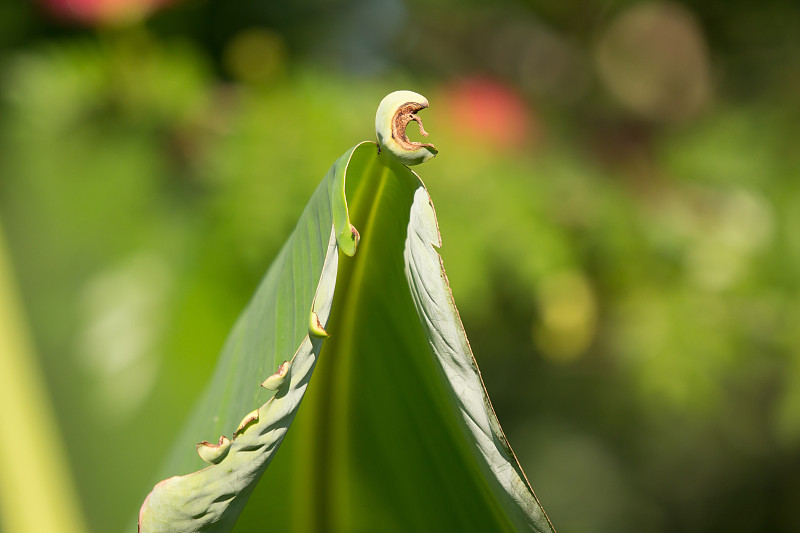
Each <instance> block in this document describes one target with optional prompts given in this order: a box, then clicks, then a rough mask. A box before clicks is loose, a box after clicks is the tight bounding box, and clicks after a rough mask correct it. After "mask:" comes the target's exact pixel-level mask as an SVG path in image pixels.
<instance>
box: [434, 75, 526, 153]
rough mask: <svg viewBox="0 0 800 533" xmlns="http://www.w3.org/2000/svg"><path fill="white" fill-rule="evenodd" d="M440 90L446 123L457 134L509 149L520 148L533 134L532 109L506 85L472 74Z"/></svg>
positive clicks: (474, 140)
mask: <svg viewBox="0 0 800 533" xmlns="http://www.w3.org/2000/svg"><path fill="white" fill-rule="evenodd" d="M443 92H444V94H443V97H440V99H441V101H442V102H443V105H444V107H445V108H446V111H445V113H444V114H445V117H446V120H447V123H448V124H447V125H448V126H449V127H450V129H451V130H453V131H454V132H456V133H457V134H458V135H462V136H464V137H467V138H469V140H471V141H473V142H480V143H486V144H489V145H491V146H494V147H508V148H519V147H521V146H522V145H524V144H525V143H526V141H528V140H530V139H531V137H533V136H534V135H533V134H534V133H535V131H534V126H535V125H534V123H533V115H532V111H531V109H530V108H529V106H528V105H527V103H526V102H525V101H524V100H523V99H522V97H521V96H519V94H517V93H516V91H514V89H513V88H512V87H510V86H508V85H506V84H503V83H501V82H499V81H495V80H491V79H488V78H481V77H474V78H468V79H465V80H462V81H458V82H455V83H452V84H450V85H449V86H446V87H445V88H444V91H443Z"/></svg>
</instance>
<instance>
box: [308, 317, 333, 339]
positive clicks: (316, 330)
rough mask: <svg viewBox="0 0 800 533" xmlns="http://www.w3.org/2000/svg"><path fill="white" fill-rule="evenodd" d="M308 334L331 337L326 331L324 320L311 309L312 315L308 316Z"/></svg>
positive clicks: (317, 336)
mask: <svg viewBox="0 0 800 533" xmlns="http://www.w3.org/2000/svg"><path fill="white" fill-rule="evenodd" d="M308 334H309V335H311V336H312V337H316V338H318V339H326V338H328V337H330V335H329V334H328V332H327V331H325V328H324V327H323V325H322V322H320V320H319V316H318V315H317V313H315V312H314V311H311V315H310V316H309V317H308Z"/></svg>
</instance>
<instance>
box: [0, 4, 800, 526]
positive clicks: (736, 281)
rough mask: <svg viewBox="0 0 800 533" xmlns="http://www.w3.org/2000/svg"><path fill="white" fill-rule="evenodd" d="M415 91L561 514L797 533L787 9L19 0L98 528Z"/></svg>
mask: <svg viewBox="0 0 800 533" xmlns="http://www.w3.org/2000/svg"><path fill="white" fill-rule="evenodd" d="M400 88H404V89H412V90H415V91H417V92H420V93H422V94H424V95H426V96H427V97H428V98H429V100H430V101H431V108H430V109H429V110H426V111H424V112H423V114H422V116H423V118H424V119H425V127H426V129H427V130H428V131H429V132H430V133H431V136H430V137H429V140H430V141H431V142H434V143H435V144H436V146H437V147H438V148H439V150H440V154H439V156H438V157H437V158H436V159H434V160H432V161H431V162H429V163H426V164H425V165H424V166H423V167H421V168H420V169H419V172H420V174H421V176H422V177H423V179H424V180H425V181H426V183H427V184H428V187H429V189H430V191H431V194H432V196H433V198H434V201H435V202H436V206H437V210H438V213H439V223H440V226H441V230H442V234H443V239H444V247H443V249H442V255H443V257H444V260H445V265H446V267H447V271H448V274H449V277H450V280H451V283H452V287H453V291H454V295H455V298H456V302H457V303H458V305H459V308H460V311H461V315H462V318H463V321H464V323H465V327H466V330H467V333H468V334H469V336H470V340H471V342H472V345H473V348H474V350H475V352H476V356H477V358H478V361H479V363H480V364H481V368H482V371H483V376H484V379H485V381H486V384H487V387H488V389H489V393H490V395H491V397H492V399H493V401H494V404H495V408H496V410H497V412H498V416H499V418H500V420H501V422H502V424H503V426H504V429H505V430H506V433H507V435H508V437H509V440H510V441H511V444H512V446H513V447H514V448H515V451H516V452H517V455H518V456H519V458H520V461H521V463H522V465H523V468H524V469H525V470H526V472H527V474H528V477H529V478H530V479H531V481H532V483H533V485H534V488H535V490H536V492H537V495H538V496H539V498H540V500H541V501H542V504H543V505H544V507H545V509H546V510H547V512H548V514H549V515H550V518H551V519H552V520H553V522H554V524H555V525H556V527H557V528H558V529H559V531H560V532H562V533H567V532H616V533H620V532H641V531H649V532H675V531H686V532H708V531H726V532H739V531H762V532H764V531H786V532H789V531H799V530H800V513H799V512H798V504H800V231H798V230H800V181H798V180H799V179H800V149H798V138H799V136H800V3H798V2H796V1H793V0H783V1H780V0H777V1H772V2H763V1H761V0H759V1H755V0H744V1H741V2H735V3H734V2H721V1H713V0H707V1H704V0H694V1H686V2H673V1H646V2H639V1H615V0H585V1H583V2H548V1H545V0H493V1H480V0H472V1H458V2H457V1H455V0H451V1H448V0H439V1H423V0H406V1H402V0H328V1H322V0H301V1H296V2H270V1H266V0H242V1H239V2H223V1H210V0H176V1H164V0H40V1H39V2H38V3H36V2H26V1H20V0H12V1H10V2H9V1H4V2H2V3H1V4H0V220H1V221H2V225H3V230H4V233H5V237H6V241H7V246H8V249H9V250H10V257H11V262H12V264H13V265H12V266H13V268H14V271H15V273H16V280H17V285H18V287H17V289H18V292H19V293H20V294H21V295H22V302H23V308H24V315H25V318H26V321H27V324H28V326H29V329H30V330H31V332H32V337H33V340H34V346H35V349H36V354H37V357H38V359H39V363H40V366H41V369H42V372H43V374H44V377H45V381H46V385H47V387H46V392H47V394H49V397H50V401H51V403H52V409H53V412H54V413H55V416H56V419H57V429H58V431H59V432H60V434H61V435H62V437H63V446H60V447H63V449H64V450H65V451H66V455H67V457H68V460H69V465H70V469H71V472H72V474H73V476H74V480H75V486H76V490H77V492H78V495H79V497H80V501H81V504H82V511H83V513H84V515H85V517H86V521H87V523H88V526H89V527H90V529H91V530H92V531H98V532H99V531H117V530H121V529H122V528H124V527H127V528H128V529H130V527H131V524H130V522H131V520H132V519H133V518H134V517H135V513H136V510H137V509H138V507H139V505H140V504H141V501H142V499H143V498H144V496H145V495H146V494H147V492H148V491H149V489H150V487H151V485H152V482H153V475H154V472H155V471H156V469H157V468H158V465H159V462H160V460H161V458H162V457H163V455H164V454H165V452H166V450H167V448H168V447H169V445H170V444H171V440H172V436H173V434H174V433H175V431H176V430H177V428H179V427H180V425H181V423H182V421H183V418H184V416H185V415H186V414H187V413H188V411H189V409H190V407H191V405H192V403H193V401H194V399H195V397H196V395H197V394H199V392H200V391H201V390H202V388H203V387H204V385H205V382H206V379H207V378H208V377H209V376H210V373H211V371H212V370H213V367H214V361H215V358H216V355H217V352H218V350H219V349H220V347H221V345H222V342H223V340H224V338H225V335H226V333H227V331H228V329H229V328H230V327H231V325H232V324H233V322H234V320H235V318H236V316H237V314H238V313H239V312H240V310H241V309H242V308H243V307H244V305H245V304H246V302H247V300H248V299H249V296H250V294H251V293H252V291H253V289H254V287H255V286H256V284H257V282H258V280H259V279H260V277H261V276H262V274H263V273H264V271H265V270H266V268H267V266H268V265H269V263H270V260H271V258H272V257H273V256H274V255H275V254H276V252H277V250H278V248H279V247H280V246H281V244H282V243H283V241H284V239H285V236H286V235H287V233H288V232H290V231H291V229H292V227H293V225H294V223H295V221H296V219H297V217H298V216H299V213H300V211H301V210H302V208H303V206H304V205H305V202H306V200H307V199H308V198H309V196H310V194H311V192H312V191H313V189H314V188H315V186H316V184H317V183H318V182H319V180H320V179H321V178H322V176H323V175H324V173H325V172H326V171H327V169H328V167H329V166H330V165H331V163H332V162H333V161H334V160H335V159H336V158H337V157H338V156H339V155H340V154H341V153H343V152H344V151H345V150H347V149H348V148H349V147H350V146H352V145H354V144H355V143H357V142H358V141H361V140H364V139H372V138H373V136H374V132H373V125H372V124H373V117H374V112H375V109H376V106H377V103H378V102H379V101H380V99H381V98H382V97H383V96H384V95H385V94H386V93H388V92H390V91H392V90H396V89H400ZM412 137H413V134H412ZM323 355H324V354H323ZM0 371H2V369H0ZM4 429H5V428H4ZM6 437H8V435H6V436H4V437H3V440H4V442H8V440H7V438H6ZM4 453H6V452H4ZM126 523H127V526H126V525H125V524H126Z"/></svg>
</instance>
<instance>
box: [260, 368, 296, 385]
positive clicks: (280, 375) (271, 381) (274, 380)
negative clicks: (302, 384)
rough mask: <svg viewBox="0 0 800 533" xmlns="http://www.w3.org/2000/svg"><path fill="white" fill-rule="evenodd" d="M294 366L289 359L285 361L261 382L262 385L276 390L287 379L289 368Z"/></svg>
mask: <svg viewBox="0 0 800 533" xmlns="http://www.w3.org/2000/svg"><path fill="white" fill-rule="evenodd" d="M291 366H292V363H290V362H289V361H284V362H283V364H282V365H281V366H279V367H278V371H277V372H275V373H274V374H272V375H271V376H270V377H268V378H267V379H265V380H264V383H262V384H261V386H262V387H264V388H265V389H269V390H273V391H276V390H278V389H280V388H281V386H282V385H283V384H284V382H285V381H286V376H287V375H288V374H289V368H290V367H291Z"/></svg>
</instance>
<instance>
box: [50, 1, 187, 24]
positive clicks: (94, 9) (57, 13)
mask: <svg viewBox="0 0 800 533" xmlns="http://www.w3.org/2000/svg"><path fill="white" fill-rule="evenodd" d="M173 1H174V0H39V3H40V4H41V5H42V6H43V7H44V8H45V9H46V10H47V12H48V13H50V14H51V15H52V16H54V17H56V18H58V19H60V20H62V21H66V22H73V23H78V24H85V25H89V26H115V25H121V24H130V23H133V22H136V21H139V20H141V19H143V18H145V17H147V16H148V15H150V14H151V13H153V12H154V11H156V10H158V9H159V8H161V7H162V6H164V5H166V4H169V3H172V2H173Z"/></svg>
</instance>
